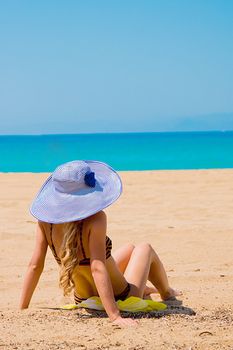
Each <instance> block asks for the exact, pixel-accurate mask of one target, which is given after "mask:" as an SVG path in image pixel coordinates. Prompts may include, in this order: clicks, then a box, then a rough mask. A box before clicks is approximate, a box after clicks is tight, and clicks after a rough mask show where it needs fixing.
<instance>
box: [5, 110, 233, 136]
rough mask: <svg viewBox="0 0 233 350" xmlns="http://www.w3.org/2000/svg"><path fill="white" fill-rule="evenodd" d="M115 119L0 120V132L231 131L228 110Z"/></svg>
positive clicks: (232, 114) (18, 133) (232, 120)
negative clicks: (12, 121) (182, 115)
mask: <svg viewBox="0 0 233 350" xmlns="http://www.w3.org/2000/svg"><path fill="white" fill-rule="evenodd" d="M119 124H120V123H118V121H117V120H116V118H114V120H110V121H109V124H108V123H106V121H103V120H101V118H99V120H97V119H96V118H95V123H93V122H92V120H91V118H89V119H85V120H81V119H80V120H79V119H78V118H77V119H75V118H72V120H70V119H69V120H67V121H66V122H64V121H56V120H54V119H53V120H49V121H48V122H43V123H42V122H38V121H36V122H34V121H33V120H31V121H30V122H29V123H27V125H22V123H19V124H17V123H15V124H14V126H11V127H9V125H8V123H7V121H6V120H2V122H1V129H0V135H47V134H95V133H137V132H195V131H197V132H201V131H203V132H206V131H232V130H233V112H232V113H212V114H204V115H198V116H189V117H161V118H158V117H156V118H150V119H149V120H148V119H147V120H145V121H143V120H142V118H141V119H137V120H135V123H134V124H133V123H132V118H129V119H126V120H125V121H124V124H123V125H119Z"/></svg>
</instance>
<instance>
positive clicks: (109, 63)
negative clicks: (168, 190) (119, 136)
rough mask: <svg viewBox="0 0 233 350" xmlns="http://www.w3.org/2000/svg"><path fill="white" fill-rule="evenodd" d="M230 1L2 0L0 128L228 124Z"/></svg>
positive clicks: (231, 116) (232, 119) (231, 118)
mask: <svg viewBox="0 0 233 350" xmlns="http://www.w3.org/2000/svg"><path fill="white" fill-rule="evenodd" d="M232 18H233V1H231V0H222V1H220V0H219V1H216V0H212V1H211V0H205V1H203V0H196V1H193V0H186V1H178V0H170V1H166V0H163V1H162V0H160V1H156V0H153V1H152V0H151V1H150V0H144V1H142V0H141V1H137V0H132V1H131V0H111V1H109V0H105V1H104V0H98V1H96V0H85V1H84V0H83V1H81V0H73V1H72V0H66V1H65V0H63V1H59V0H56V1H55V0H46V1H45V0H40V1H31V0H21V1H18V0H10V1H4V2H3V1H1V3H0V52H1V54H0V77H1V78H0V119H1V124H0V134H21V133H23V134H27V133H29V134H30V133H32V134H34V133H82V132H133V131H177V130H230V129H231V130H232V129H233V63H232V62H233V21H232Z"/></svg>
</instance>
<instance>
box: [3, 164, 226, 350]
mask: <svg viewBox="0 0 233 350" xmlns="http://www.w3.org/2000/svg"><path fill="white" fill-rule="evenodd" d="M121 176H122V179H123V184H124V193H123V195H122V197H121V198H120V199H119V200H118V202H117V203H115V204H114V205H113V206H111V207H110V208H108V209H107V210H106V213H107V215H108V234H109V236H110V237H111V238H112V240H113V247H114V248H117V247H119V246H120V245H122V244H124V243H126V242H133V243H135V244H137V243H139V242H141V241H144V242H145V241H146V242H150V243H151V244H152V245H153V247H154V248H155V250H156V251H157V253H158V254H159V256H160V257H161V259H162V261H163V263H164V265H165V268H166V270H167V272H168V275H169V280H170V284H171V286H173V287H175V288H178V289H181V290H182V291H183V293H184V295H183V298H182V299H183V305H184V306H186V307H188V308H191V309H193V310H195V312H196V315H195V316H188V315H184V314H178V315H174V314H171V315H167V316H164V317H161V318H141V319H139V326H138V327H137V328H123V329H121V328H119V327H116V326H113V325H112V324H111V323H110V322H109V321H108V319H107V318H106V317H104V315H98V314H96V313H92V314H89V313H87V312H85V311H81V312H79V311H77V310H74V311H64V310H63V311H61V310H57V309H56V307H58V306H60V305H62V304H64V302H66V301H67V300H64V298H63V297H62V292H61V291H60V290H59V288H58V267H57V265H56V262H55V260H54V258H53V256H52V254H51V252H50V251H48V254H47V257H46V264H45V268H44V272H43V274H42V276H41V279H40V282H39V285H38V287H37V289H36V291H35V294H34V296H33V299H32V302H31V304H30V308H29V309H28V310H24V311H19V310H18V301H19V295H20V290H21V286H22V281H23V276H24V273H25V271H26V267H27V264H28V261H29V259H30V255H31V252H32V249H33V246H34V230H35V220H34V219H33V217H31V215H30V214H29V212H28V207H29V204H30V202H31V200H32V198H33V197H34V195H35V193H36V192H37V190H38V189H39V187H40V185H41V183H42V181H44V179H45V178H46V177H47V174H30V173H25V174H23V173H21V174H10V173H9V174H0V193H1V197H0V218H1V220H0V222H1V226H0V237H1V246H0V249H1V253H0V259H1V261H0V282H1V283H0V315H1V322H0V349H7V350H8V349H25V350H29V349H39V350H40V349H41V350H42V349H43V350H44V349H51V350H52V349H82V350H86V349H88V350H90V349H118V350H121V349H122V350H123V349H124V350H126V349H128V350H133V349H135V350H136V349H137V350H144V349H160V350H163V349H186V350H188V349H189V350H191V349H203V350H204V349H205V350H210V349H211V350H212V349H233V322H232V321H233V313H232V308H233V307H232V303H233V254H232V247H233V215H232V213H233V200H232V194H233V170H232V169H226V170H192V171H188V170H187V171H146V172H122V173H121Z"/></svg>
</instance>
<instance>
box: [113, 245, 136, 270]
mask: <svg viewBox="0 0 233 350" xmlns="http://www.w3.org/2000/svg"><path fill="white" fill-rule="evenodd" d="M134 248H135V247H134V245H133V244H130V243H128V244H125V245H123V246H122V247H120V248H119V249H117V250H116V251H115V252H113V253H112V256H113V258H114V260H115V262H116V264H117V266H118V268H119V270H120V271H121V272H122V273H123V274H124V272H125V269H126V267H127V265H128V263H129V260H130V257H131V255H132V252H133V250H134Z"/></svg>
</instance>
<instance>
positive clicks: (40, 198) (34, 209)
mask: <svg viewBox="0 0 233 350" xmlns="http://www.w3.org/2000/svg"><path fill="white" fill-rule="evenodd" d="M121 192H122V183H121V179H120V176H119V175H118V174H117V172H116V171H115V170H114V169H112V168H111V167H110V166H109V165H107V164H105V163H102V162H98V161H92V160H86V161H83V160H74V161H72V162H68V163H65V164H62V165H60V166H59V167H57V168H56V169H55V171H54V172H53V173H52V175H51V176H49V178H48V179H47V180H46V181H45V183H44V184H43V186H42V187H41V189H40V191H39V193H38V194H37V195H36V198H35V199H34V201H33V203H32V205H31V207H30V212H31V214H32V215H33V216H34V217H35V218H37V219H38V220H40V221H44V222H49V223H54V224H58V223H63V222H70V221H77V220H81V219H85V218H87V217H88V216H91V215H93V214H95V213H97V212H98V211H100V210H103V209H104V208H106V207H108V206H109V205H111V204H112V203H113V202H115V201H116V200H117V198H118V197H119V196H120V195H121Z"/></svg>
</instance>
